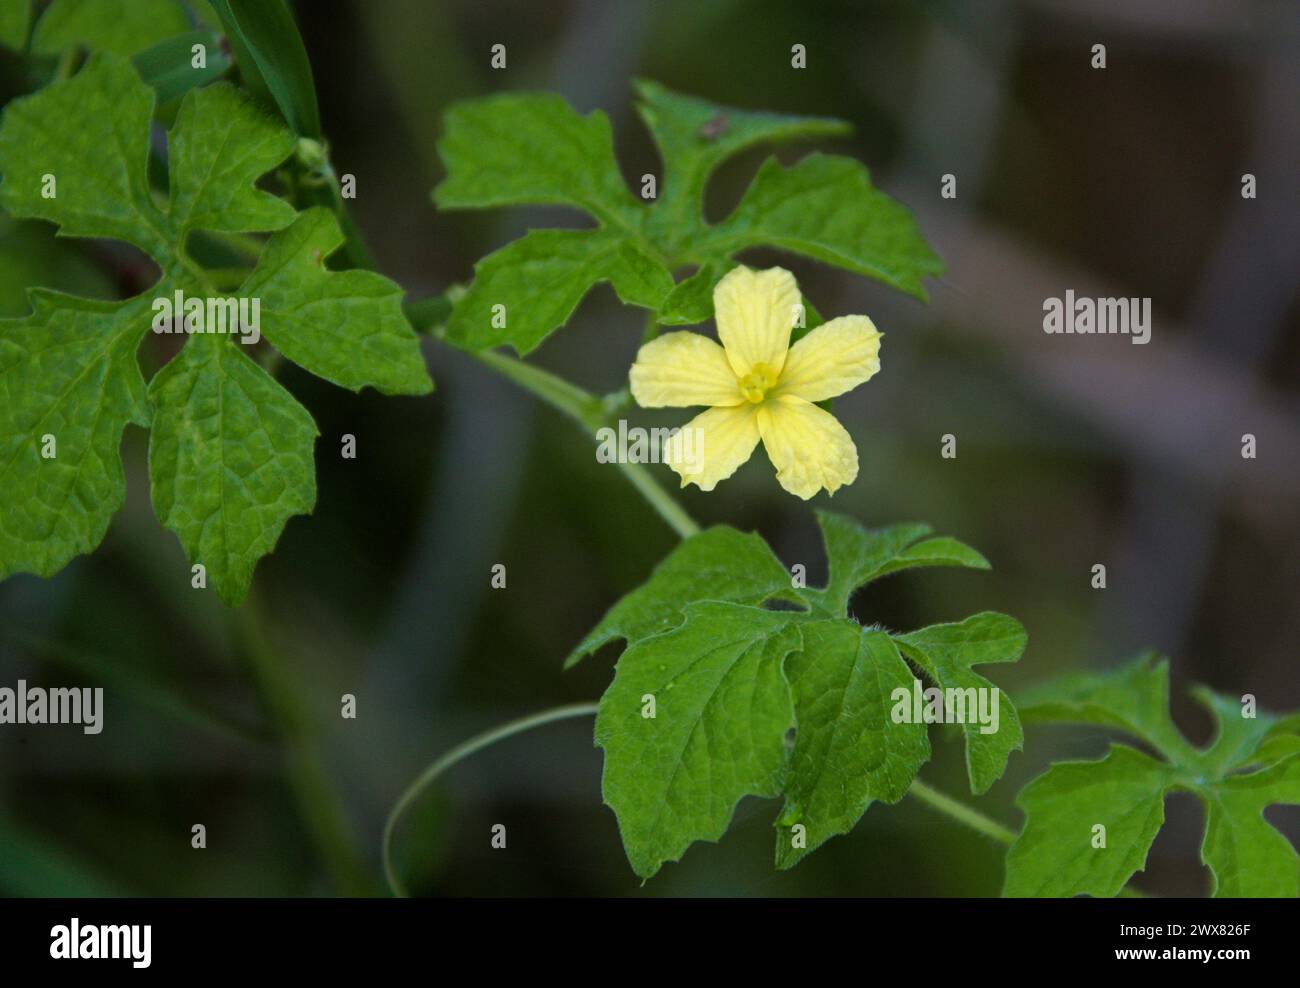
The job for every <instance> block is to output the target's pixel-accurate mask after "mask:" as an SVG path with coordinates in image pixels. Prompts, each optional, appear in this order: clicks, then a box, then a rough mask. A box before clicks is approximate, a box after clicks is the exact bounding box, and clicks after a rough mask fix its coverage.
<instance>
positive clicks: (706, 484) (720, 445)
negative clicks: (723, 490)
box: [664, 402, 758, 491]
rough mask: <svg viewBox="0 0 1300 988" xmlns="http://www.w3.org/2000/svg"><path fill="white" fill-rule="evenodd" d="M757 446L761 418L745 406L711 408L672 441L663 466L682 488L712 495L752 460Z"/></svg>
mask: <svg viewBox="0 0 1300 988" xmlns="http://www.w3.org/2000/svg"><path fill="white" fill-rule="evenodd" d="M757 445H758V415H757V413H756V412H755V406H754V405H751V404H749V403H748V402H746V403H745V404H743V405H737V406H731V407H729V408H710V409H707V410H706V411H703V412H700V414H699V415H697V416H695V418H693V419H691V420H690V421H689V422H688V423H686V425H685V426H683V427H682V430H681V431H680V432H678V433H677V435H675V436H673V438H672V439H670V440H669V441H668V443H667V445H666V447H665V449H664V462H665V463H667V464H668V465H669V466H670V467H672V468H673V469H674V470H676V471H677V473H678V474H679V475H680V476H681V478H682V486H683V487H685V486H686V485H687V484H698V485H699V488H700V490H702V491H711V490H713V488H714V487H716V486H717V485H718V481H719V480H726V479H727V478H728V477H730V476H731V475H732V474H733V473H735V472H736V470H737V469H739V468H740V465H741V464H742V463H744V462H745V461H746V460H748V459H749V458H750V456H751V455H752V454H753V452H754V447H755V446H757Z"/></svg>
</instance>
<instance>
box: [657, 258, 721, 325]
mask: <svg viewBox="0 0 1300 988" xmlns="http://www.w3.org/2000/svg"><path fill="white" fill-rule="evenodd" d="M733 266H734V265H733V263H732V261H731V260H730V259H729V258H727V257H721V256H720V257H711V258H708V259H706V260H705V261H703V262H701V264H700V265H699V266H698V267H697V268H696V270H695V272H694V273H693V274H691V275H690V277H687V278H683V279H682V280H681V281H679V282H677V284H676V285H674V286H673V289H672V291H670V292H669V293H668V294H667V295H666V296H665V297H664V300H663V302H662V303H661V304H660V306H659V313H658V315H657V316H656V319H657V320H658V322H659V324H660V325H661V326H695V325H698V324H699V323H702V322H707V321H708V320H710V319H712V318H713V289H714V287H715V286H716V285H717V284H718V282H719V281H721V280H722V276H723V275H725V274H726V273H727V272H728V271H730V270H731V268H732V267H733Z"/></svg>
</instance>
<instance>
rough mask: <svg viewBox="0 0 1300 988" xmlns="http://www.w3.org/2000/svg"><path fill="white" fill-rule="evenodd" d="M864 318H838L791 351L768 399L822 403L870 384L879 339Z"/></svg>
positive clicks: (873, 326) (877, 360) (877, 362)
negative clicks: (788, 397)
mask: <svg viewBox="0 0 1300 988" xmlns="http://www.w3.org/2000/svg"><path fill="white" fill-rule="evenodd" d="M881 335H882V334H881V333H880V332H878V331H877V329H876V324H875V323H873V322H872V321H871V320H870V319H868V318H867V317H866V316H840V317H839V318H838V319H832V320H831V321H830V322H827V323H823V324H822V325H820V326H818V327H817V328H816V329H814V330H813V331H812V332H810V333H809V334H808V335H807V336H805V337H804V338H803V339H801V340H800V341H799V342H797V343H796V344H795V345H794V346H792V347H791V348H790V353H789V354H788V355H787V356H786V358H785V369H784V370H783V371H782V372H781V377H780V379H779V380H778V381H777V384H776V387H775V388H773V389H772V391H771V392H770V393H769V396H770V397H779V396H781V395H794V396H795V397H796V398H803V399H804V400H805V401H825V400H826V399H827V398H834V397H835V396H836V395H842V394H844V392H846V391H852V390H853V389H854V388H856V387H857V386H858V385H859V384H864V383H866V382H867V381H869V380H870V379H871V378H872V377H873V376H874V375H875V373H876V372H877V371H879V370H880V337H881Z"/></svg>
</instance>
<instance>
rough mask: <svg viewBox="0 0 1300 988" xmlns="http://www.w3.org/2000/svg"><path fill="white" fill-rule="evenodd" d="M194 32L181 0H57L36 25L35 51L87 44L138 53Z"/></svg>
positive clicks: (50, 52) (48, 52) (50, 51)
mask: <svg viewBox="0 0 1300 988" xmlns="http://www.w3.org/2000/svg"><path fill="white" fill-rule="evenodd" d="M189 29H190V21H189V18H188V17H187V16H186V15H185V8H184V7H182V6H181V5H180V4H179V3H177V2H176V0H53V2H52V3H51V4H50V5H49V6H48V7H47V8H46V9H45V13H44V14H42V15H41V18H40V20H38V21H37V22H36V29H35V30H34V31H33V32H32V51H33V52H35V53H36V54H38V55H57V54H58V53H59V52H61V51H63V50H64V49H65V48H70V47H72V46H74V45H83V46H84V47H86V48H89V49H90V50H91V51H110V52H114V53H115V54H118V55H134V54H135V53H136V52H139V51H143V50H144V49H146V48H149V47H150V46H152V45H156V44H158V42H160V41H164V40H165V39H167V38H170V37H171V36H172V35H175V34H181V33H182V32H185V31H188V30H189Z"/></svg>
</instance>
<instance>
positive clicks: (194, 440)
mask: <svg viewBox="0 0 1300 988" xmlns="http://www.w3.org/2000/svg"><path fill="white" fill-rule="evenodd" d="M240 346H241V344H239V343H234V342H231V341H229V340H227V339H225V338H223V337H219V336H212V335H209V334H202V335H197V336H195V337H194V338H193V339H191V340H190V341H189V342H188V343H187V344H186V345H185V346H184V347H183V348H182V349H181V352H180V354H179V356H177V357H176V358H175V359H174V360H172V361H171V362H170V363H169V364H167V366H166V367H164V368H163V369H162V370H161V371H159V372H158V373H157V375H155V376H154V379H153V381H152V382H151V383H150V385H149V394H150V397H151V398H152V399H153V401H154V403H155V404H156V405H158V406H160V407H161V408H163V409H165V411H164V412H162V413H160V414H159V415H158V416H157V417H156V418H155V420H154V426H153V430H152V432H151V433H150V437H149V477H150V482H151V487H152V492H153V504H154V510H155V511H156V512H157V514H158V518H159V520H161V521H162V523H163V525H165V526H166V527H167V528H169V529H171V530H172V531H173V532H175V533H176V534H177V535H178V536H180V540H181V544H182V545H183V546H184V547H185V551H186V553H187V554H188V555H189V557H190V559H191V560H192V561H194V562H197V563H202V564H203V565H204V566H205V567H206V568H207V574H208V579H209V580H210V581H211V583H212V585H213V586H215V587H216V589H217V592H218V593H219V594H220V595H221V599H222V600H224V601H225V602H226V603H227V604H230V605H231V606H234V605H235V604H238V603H239V601H240V600H242V599H243V597H244V595H245V594H246V593H247V592H248V586H249V583H250V582H251V581H252V578H253V568H254V567H255V566H256V565H257V561H258V560H259V559H260V558H262V556H264V555H266V554H267V553H268V552H270V551H271V550H272V549H274V548H275V543H276V542H277V541H278V540H279V538H280V532H281V531H282V530H283V529H284V524H285V522H286V521H288V520H289V518H290V517H292V516H293V515H298V514H310V513H311V511H312V509H313V508H314V507H315V505H316V472H315V468H314V465H313V458H312V448H313V446H314V444H315V440H316V435H317V431H316V424H315V423H314V422H313V421H312V418H311V416H310V415H308V414H307V410H306V409H305V408H303V407H302V406H301V405H300V404H298V402H297V401H295V400H294V398H293V396H292V395H290V394H289V392H287V391H286V390H285V389H284V388H283V387H281V386H280V385H279V384H278V383H277V382H276V381H275V379H274V378H272V377H271V376H270V375H269V374H267V373H266V371H264V370H262V368H261V367H259V366H258V365H257V364H255V363H254V362H253V361H252V360H250V359H249V358H248V357H246V356H244V355H243V354H242V353H240V352H239V347H240Z"/></svg>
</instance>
